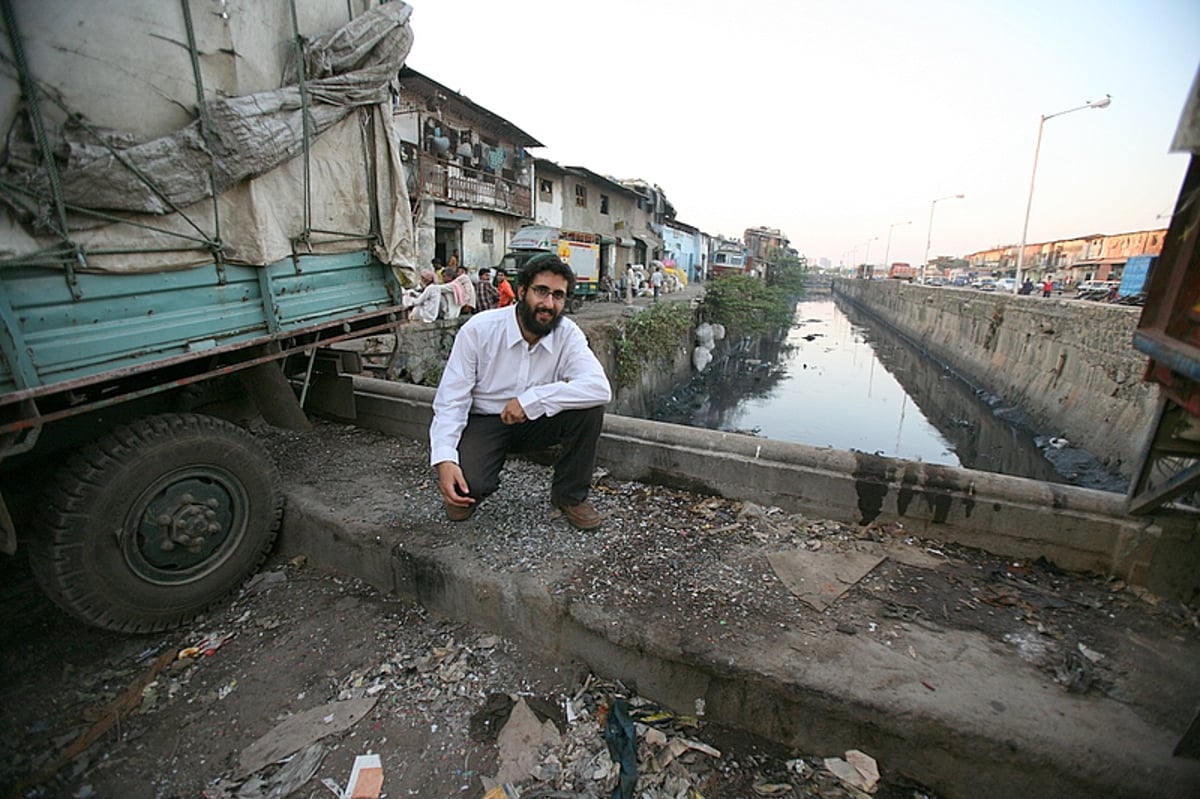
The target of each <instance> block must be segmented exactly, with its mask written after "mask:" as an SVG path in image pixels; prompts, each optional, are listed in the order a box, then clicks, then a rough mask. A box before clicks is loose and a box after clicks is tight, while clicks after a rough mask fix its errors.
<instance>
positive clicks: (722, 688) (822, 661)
mask: <svg viewBox="0 0 1200 799" xmlns="http://www.w3.org/2000/svg"><path fill="white" fill-rule="evenodd" d="M447 525H448V523H435V522H429V523H424V524H418V525H415V526H412V527H408V528H404V529H399V528H390V527H382V526H378V525H374V526H372V525H371V524H366V523H357V524H353V525H352V524H348V523H347V522H346V521H345V520H344V519H343V518H342V513H341V509H338V508H332V507H328V506H327V505H325V504H324V503H323V502H322V501H321V499H320V497H319V494H318V493H317V492H316V491H315V490H313V489H310V488H308V487H305V488H303V489H300V490H296V491H293V492H292V494H291V495H290V496H289V497H288V507H287V514H286V517H285V519H284V527H283V531H282V536H281V540H280V547H281V549H282V551H283V552H284V554H287V555H292V554H298V553H305V554H307V555H308V556H309V557H310V558H312V559H313V560H315V561H317V562H321V563H325V564H327V565H330V566H333V567H334V568H337V569H339V570H341V571H344V572H347V573H349V574H354V575H356V576H359V577H362V578H363V579H365V580H367V581H368V582H370V583H372V584H374V585H375V586H376V587H378V588H380V589H382V590H384V591H394V592H400V593H403V594H407V595H408V596H411V597H413V598H414V599H416V600H417V601H419V602H421V603H422V604H423V605H425V606H426V607H428V608H429V609H430V610H432V611H434V612H436V613H439V614H442V615H446V616H449V617H452V618H456V619H462V620H469V621H471V622H472V623H475V624H479V625H481V626H484V627H487V628H489V629H491V630H493V631H495V632H498V633H502V634H505V635H509V636H516V637H520V638H523V639H525V640H526V641H529V642H531V643H532V644H533V645H534V646H535V647H536V648H537V649H538V650H539V651H541V652H543V653H544V654H545V656H546V657H547V659H551V660H557V661H569V660H575V661H579V662H582V663H584V664H586V665H587V666H589V667H590V668H591V669H592V670H594V671H595V672H596V673H598V674H601V675H605V676H621V677H623V678H624V679H628V678H629V676H630V675H636V679H637V684H638V690H639V691H640V692H641V693H643V694H645V695H648V696H653V697H655V698H656V699H657V700H659V701H661V702H663V703H664V704H666V705H667V706H669V707H673V708H675V709H676V710H679V711H685V710H689V709H690V708H691V707H692V704H693V702H694V700H695V699H696V698H699V697H702V698H704V699H705V701H706V703H707V709H708V713H707V715H708V717H709V718H710V719H713V720H716V721H720V722H723V723H727V724H731V725H734V726H736V727H739V728H741V729H745V730H749V731H752V732H754V733H757V734H760V735H763V736H765V737H767V738H770V739H772V740H775V741H779V742H781V743H783V744H786V745H789V746H793V747H797V748H799V749H801V750H802V751H810V752H822V753H831V752H840V751H843V750H845V749H847V748H852V747H860V748H863V749H866V750H868V751H870V752H871V753H872V754H873V755H874V756H875V757H877V758H879V759H880V760H881V762H885V763H888V762H890V763H903V764H905V765H904V769H903V771H904V773H906V774H908V775H909V776H911V777H913V778H915V779H918V780H921V781H922V782H925V783H926V784H928V785H929V786H930V787H931V788H933V789H935V790H937V791H938V792H940V793H942V794H943V795H945V796H947V797H974V796H1017V795H1023V796H1030V797H1033V796H1046V797H1051V796H1053V797H1060V798H1064V799H1065V798H1069V797H1081V798H1082V797H1095V796H1106V797H1120V796H1128V797H1184V796H1192V795H1194V789H1195V786H1196V785H1200V763H1197V762H1195V761H1191V760H1185V759H1181V758H1173V757H1171V754H1170V753H1171V751H1172V748H1173V746H1174V742H1175V736H1176V735H1177V733H1173V732H1171V731H1168V730H1164V729H1161V728H1157V727H1155V726H1153V725H1152V724H1150V723H1147V722H1146V721H1144V720H1143V719H1142V718H1141V717H1140V716H1139V715H1138V714H1137V712H1136V709H1135V708H1132V707H1130V706H1127V705H1124V704H1122V703H1118V702H1115V701H1112V700H1106V699H1103V698H1097V697H1094V696H1093V697H1087V696H1078V695H1071V694H1067V693H1066V692H1065V691H1063V690H1062V689H1061V687H1060V686H1058V685H1056V684H1054V683H1053V682H1052V681H1050V680H1049V679H1048V678H1046V677H1045V676H1044V675H1042V674H1041V673H1039V672H1038V671H1037V670H1036V669H1034V668H1033V667H1032V666H1029V665H1028V664H1025V663H1023V662H1021V661H1020V660H1018V659H1017V658H1016V656H1015V655H1014V654H1013V653H1012V652H1011V651H1006V650H1004V649H1003V648H1002V647H1000V646H999V645H997V644H995V643H993V642H991V641H990V640H988V639H986V638H983V637H981V636H980V635H979V634H977V633H972V632H963V631H954V630H947V629H938V630H926V629H913V630H910V631H909V633H908V634H909V636H910V638H909V640H910V641H911V642H912V646H913V650H911V651H917V652H919V653H920V656H919V658H918V657H917V656H910V654H909V653H907V652H901V651H896V650H895V649H893V648H891V647H888V646H885V645H884V644H883V643H881V642H879V641H877V640H872V639H869V638H867V637H865V636H846V635H841V634H839V633H836V632H833V631H830V632H828V633H826V634H824V635H820V636H813V635H801V634H799V633H795V632H789V631H780V633H779V634H778V635H776V636H771V637H769V638H766V637H759V636H758V635H756V634H753V633H746V632H740V631H738V630H730V631H729V632H728V635H726V636H723V637H721V638H713V637H710V636H707V635H704V634H703V633H700V632H688V630H689V629H691V630H693V631H694V630H697V629H700V628H697V627H696V626H695V625H690V624H682V623H680V621H681V620H675V619H671V618H663V617H655V618H651V617H647V616H644V615H639V612H638V611H633V610H629V609H627V608H621V607H614V606H612V605H598V604H593V603H591V602H586V601H575V602H572V601H569V600H567V599H565V598H564V597H562V596H561V595H559V594H557V593H555V592H554V591H553V589H552V586H553V585H554V584H555V582H556V580H557V579H558V578H559V576H560V575H562V574H563V573H564V572H565V569H566V568H567V566H568V565H567V564H554V563H544V564H541V567H540V568H539V570H538V571H537V572H535V573H532V574H507V573H497V572H496V571H495V570H493V569H490V568H488V566H487V564H486V563H484V562H482V561H480V560H477V559H476V558H475V556H474V555H473V554H472V552H471V550H470V549H469V548H468V547H464V546H461V545H459V544H457V543H456V540H458V539H459V538H460V537H461V536H462V534H463V529H462V528H453V529H449V528H448V527H447ZM596 557H603V555H602V554H598V555H597V556H596ZM931 682H933V683H936V691H935V690H932V689H930V687H929V685H930V683H931Z"/></svg>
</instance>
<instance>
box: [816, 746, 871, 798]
mask: <svg viewBox="0 0 1200 799" xmlns="http://www.w3.org/2000/svg"><path fill="white" fill-rule="evenodd" d="M825 768H827V769H829V770H830V771H831V772H832V773H833V776H835V777H837V778H838V779H839V780H841V781H842V783H843V784H845V785H848V786H849V787H851V788H857V789H858V790H860V791H866V792H867V793H875V789H876V788H877V787H878V786H879V766H878V765H877V764H876V763H875V758H873V757H871V756H870V755H868V754H866V753H865V752H860V751H859V750H857V749H850V750H847V751H846V759H845V760H842V759H841V758H840V757H827V758H825Z"/></svg>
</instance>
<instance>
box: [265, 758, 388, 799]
mask: <svg viewBox="0 0 1200 799" xmlns="http://www.w3.org/2000/svg"><path fill="white" fill-rule="evenodd" d="M382 791H383V764H382V763H381V762H380V760H379V755H358V756H357V757H355V758H354V767H353V768H352V769H351V770H350V779H349V780H347V781H346V790H345V792H343V794H342V799H379V794H380V792H382ZM282 795H283V796H287V794H286V793H285V794H282Z"/></svg>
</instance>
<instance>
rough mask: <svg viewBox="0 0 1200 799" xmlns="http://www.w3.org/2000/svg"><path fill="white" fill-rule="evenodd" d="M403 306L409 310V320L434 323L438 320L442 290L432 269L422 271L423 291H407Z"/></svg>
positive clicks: (402, 300)
mask: <svg viewBox="0 0 1200 799" xmlns="http://www.w3.org/2000/svg"><path fill="white" fill-rule="evenodd" d="M401 305H402V306H403V307H405V308H407V309H408V318H409V319H415V320H417V321H420V322H432V321H433V320H435V319H437V318H438V313H439V311H441V307H442V288H441V285H440V284H439V283H438V282H437V277H436V276H435V275H434V274H433V270H432V269H422V270H421V291H417V290H416V289H408V290H406V291H405V292H404V296H403V298H402V299H401Z"/></svg>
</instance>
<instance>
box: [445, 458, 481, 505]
mask: <svg viewBox="0 0 1200 799" xmlns="http://www.w3.org/2000/svg"><path fill="white" fill-rule="evenodd" d="M437 474H438V488H439V489H441V492H442V499H444V500H446V504H447V505H454V506H456V507H459V508H469V507H470V506H472V505H474V504H475V499H474V498H473V497H470V496H468V494H469V493H470V491H471V487H470V486H468V485H467V478H465V477H463V473H462V469H460V468H459V466H458V464H457V463H454V462H453V461H442V462H441V463H439V464H438V465H437Z"/></svg>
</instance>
